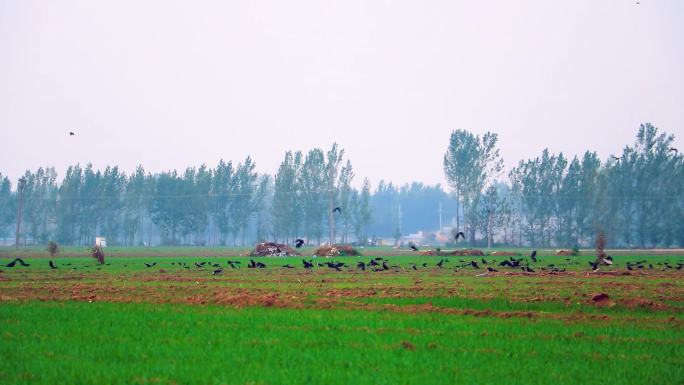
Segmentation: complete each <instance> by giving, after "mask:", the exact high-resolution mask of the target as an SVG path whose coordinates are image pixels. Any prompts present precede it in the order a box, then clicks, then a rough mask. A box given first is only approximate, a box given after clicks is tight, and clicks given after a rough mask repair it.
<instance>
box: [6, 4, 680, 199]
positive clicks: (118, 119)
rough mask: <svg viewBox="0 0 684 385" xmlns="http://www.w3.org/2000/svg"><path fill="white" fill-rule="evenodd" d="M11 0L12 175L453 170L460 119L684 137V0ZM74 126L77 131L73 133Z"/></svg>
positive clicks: (503, 130)
mask: <svg viewBox="0 0 684 385" xmlns="http://www.w3.org/2000/svg"><path fill="white" fill-rule="evenodd" d="M639 2H640V4H637V3H636V1H629V0H572V1H565V0H554V1H548V0H517V1H510V0H499V1H494V0H489V1H488V0H478V1H473V0H468V1H458V0H448V1H438V0H434V1H371V0H344V1H321V0H311V1H294V0H293V1H282V0H273V1H239V0H236V1H201V0H200V1H170V0H159V1H149V0H130V1H128V0H111V1H110V0H105V1H91V0H83V1H70V0H64V1H43V0H0V173H2V174H4V175H7V176H9V177H10V178H11V179H12V180H16V179H17V178H18V177H19V176H20V175H21V174H23V172H24V171H25V170H26V169H32V170H34V169H36V168H38V167H40V166H55V167H56V168H57V171H58V172H59V174H60V178H61V177H62V176H63V175H64V171H65V169H66V167H67V165H70V164H75V163H80V164H82V165H83V164H86V163H92V164H93V165H94V167H96V168H104V167H105V166H106V165H119V166H120V167H121V168H122V169H123V170H124V171H126V172H131V171H133V170H134V169H135V167H136V166H137V165H138V164H142V165H143V166H144V167H145V168H146V169H147V170H148V171H152V172H158V171H162V170H169V169H178V170H181V169H184V168H185V167H187V166H193V165H195V166H199V165H201V164H202V163H206V164H207V165H209V166H212V167H213V166H214V165H215V164H216V163H218V161H219V160H220V159H222V158H223V159H226V160H232V161H234V162H238V161H241V160H243V159H244V158H245V157H246V156H248V155H250V156H251V157H252V159H254V160H255V162H256V164H257V171H259V172H264V173H271V174H273V173H275V172H276V170H277V168H278V165H279V163H280V162H281V161H282V159H283V156H284V153H285V151H287V150H303V151H308V150H309V149H311V148H314V147H320V148H323V149H327V148H328V147H330V145H331V144H332V143H333V142H337V143H338V144H339V145H340V146H341V147H342V148H344V149H345V151H346V155H347V157H348V158H349V159H350V160H351V161H352V164H353V166H354V169H355V173H356V184H357V185H358V184H360V183H361V181H362V180H363V178H366V177H367V178H369V179H370V180H371V182H372V184H373V186H376V185H377V182H378V181H379V180H380V179H385V180H387V181H392V182H394V183H405V182H411V181H420V182H424V183H429V184H434V183H442V184H445V178H444V174H443V169H442V158H443V155H444V152H445V150H446V146H447V144H448V140H449V135H450V133H451V132H452V131H453V130H455V129H464V130H469V131H471V132H473V133H477V134H482V133H484V132H487V131H491V132H495V133H498V135H499V148H500V151H501V156H502V157H503V159H504V161H505V164H506V166H507V168H508V169H510V168H511V167H513V166H514V165H515V164H517V162H518V161H519V160H521V159H528V158H534V157H536V156H538V155H540V154H541V152H542V150H543V149H544V148H548V149H549V150H550V151H551V152H555V153H558V152H563V153H564V154H566V155H568V156H570V157H572V156H574V155H577V154H582V153H583V152H584V151H585V150H587V149H590V150H595V151H597V152H598V153H599V155H600V156H601V158H603V159H606V158H608V156H609V155H610V154H615V153H620V152H621V150H622V148H624V146H625V145H628V144H632V143H633V142H634V137H635V135H636V132H637V129H638V127H639V125H640V124H641V123H644V122H651V123H653V124H654V125H656V126H657V127H659V128H660V129H661V130H664V131H667V132H668V133H671V134H675V135H676V136H677V140H676V142H675V143H676V144H678V145H679V146H682V143H683V142H682V141H683V140H684V1H682V0H640V1H639ZM69 131H73V132H74V133H75V134H76V135H75V136H69V134H68V133H69Z"/></svg>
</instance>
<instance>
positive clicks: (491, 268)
mask: <svg viewBox="0 0 684 385" xmlns="http://www.w3.org/2000/svg"><path fill="white" fill-rule="evenodd" d="M487 271H489V272H492V273H498V272H499V270H497V269H495V268H493V267H489V266H487Z"/></svg>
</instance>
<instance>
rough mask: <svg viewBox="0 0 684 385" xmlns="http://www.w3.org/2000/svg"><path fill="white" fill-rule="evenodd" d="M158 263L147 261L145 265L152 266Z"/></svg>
mask: <svg viewBox="0 0 684 385" xmlns="http://www.w3.org/2000/svg"><path fill="white" fill-rule="evenodd" d="M156 264H157V262H153V263H151V264H150V263H147V262H145V266H147V267H152V266H154V265H156Z"/></svg>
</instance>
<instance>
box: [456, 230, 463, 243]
mask: <svg viewBox="0 0 684 385" xmlns="http://www.w3.org/2000/svg"><path fill="white" fill-rule="evenodd" d="M459 237H461V238H463V240H464V241H465V234H464V233H463V231H459V232H458V233H456V235H455V236H454V239H455V240H456V241H458V238H459Z"/></svg>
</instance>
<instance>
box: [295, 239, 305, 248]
mask: <svg viewBox="0 0 684 385" xmlns="http://www.w3.org/2000/svg"><path fill="white" fill-rule="evenodd" d="M303 244H304V240H303V239H297V240H296V241H295V247H296V248H300V247H302V245H303Z"/></svg>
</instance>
